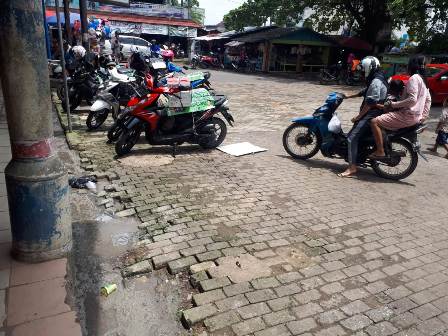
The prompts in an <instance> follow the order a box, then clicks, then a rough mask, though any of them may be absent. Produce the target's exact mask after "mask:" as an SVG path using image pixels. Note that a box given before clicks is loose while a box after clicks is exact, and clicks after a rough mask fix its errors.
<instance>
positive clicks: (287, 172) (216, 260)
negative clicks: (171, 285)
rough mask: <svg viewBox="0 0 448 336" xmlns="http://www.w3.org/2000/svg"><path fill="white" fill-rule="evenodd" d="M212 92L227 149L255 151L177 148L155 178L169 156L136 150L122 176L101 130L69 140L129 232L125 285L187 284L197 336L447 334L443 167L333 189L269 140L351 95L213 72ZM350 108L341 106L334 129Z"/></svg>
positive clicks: (321, 171) (343, 182)
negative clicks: (128, 220) (246, 145)
mask: <svg viewBox="0 0 448 336" xmlns="http://www.w3.org/2000/svg"><path fill="white" fill-rule="evenodd" d="M212 82H213V83H214V85H215V87H216V89H217V90H218V91H220V92H223V93H225V94H227V95H228V96H229V97H230V108H231V112H232V113H233V115H234V117H235V120H236V126H235V128H232V129H230V130H229V134H228V137H227V140H226V143H228V144H230V143H234V142H237V141H250V142H252V143H254V144H256V145H260V146H264V147H266V148H267V149H268V151H267V152H265V153H260V154H256V155H249V156H244V157H239V158H235V157H232V156H229V155H226V154H223V153H221V152H219V151H216V150H215V151H203V150H201V149H199V148H197V147H195V146H181V147H180V149H179V153H178V156H177V157H176V158H175V159H174V160H172V161H170V163H168V164H165V165H160V166H157V165H156V164H155V163H154V162H152V161H151V158H152V157H153V158H154V161H156V159H157V158H158V157H166V156H169V155H170V153H171V149H170V148H149V146H148V145H146V144H145V143H144V142H142V143H141V144H139V145H138V146H137V147H136V149H134V151H133V154H132V155H133V156H136V157H137V158H139V159H140V160H141V164H140V165H137V166H135V165H134V166H132V167H131V166H126V165H124V164H123V163H120V162H119V161H117V160H115V159H114V149H113V146H111V145H107V144H106V143H105V137H104V130H105V129H103V130H100V131H98V132H89V133H86V132H83V131H80V132H79V135H78V136H79V139H80V141H79V143H78V145H77V148H78V149H79V150H80V156H81V162H83V165H84V168H85V169H86V170H87V171H91V172H92V173H93V174H96V175H97V176H98V177H100V178H105V179H108V181H109V182H108V183H109V185H107V186H106V187H105V191H102V192H100V193H99V194H98V196H99V198H98V199H99V202H100V203H101V204H103V205H104V206H105V207H106V208H108V209H110V210H111V211H115V212H116V214H117V215H119V216H128V215H133V214H135V215H136V216H138V218H140V220H141V221H142V224H141V226H140V228H141V230H142V234H141V241H140V242H139V243H138V246H136V248H135V249H134V250H132V251H130V252H129V254H128V255H127V256H125V258H124V259H123V260H124V261H123V262H124V268H125V269H124V270H123V272H124V274H130V273H129V272H131V273H132V272H135V271H136V270H137V271H138V272H139V271H140V270H144V271H150V270H151V269H153V268H154V269H160V268H163V267H168V269H169V270H170V272H172V273H178V272H189V273H190V274H191V283H192V285H193V286H194V287H195V288H196V292H195V294H194V295H193V296H192V303H191V308H189V309H186V310H184V312H183V317H182V318H183V320H184V323H185V324H187V325H189V326H193V328H196V327H197V326H199V325H202V324H203V325H205V327H206V328H207V331H208V333H209V335H237V336H242V335H252V336H267V335H276V336H279V335H288V336H289V335H316V336H324V335H332V336H336V335H357V336H361V335H369V336H375V335H397V336H398V335H400V336H401V335H403V336H404V335H409V336H410V335H439V336H442V335H448V227H447V223H448V221H447V219H448V206H447V203H446V195H448V183H446V169H447V168H446V167H447V164H448V161H447V160H446V159H443V158H442V157H436V156H431V157H430V159H429V162H424V161H423V160H420V163H419V167H418V168H417V170H416V172H415V173H414V174H413V175H412V176H410V177H409V178H408V179H406V180H405V181H402V182H390V181H386V180H382V179H380V178H377V177H376V176H375V175H374V173H373V172H372V171H371V170H369V169H366V170H362V172H361V173H360V175H359V177H358V178H355V179H340V178H338V177H336V175H335V172H339V171H341V170H342V169H343V168H344V162H342V161H337V160H330V159H327V158H323V157H322V156H321V155H320V154H319V155H317V156H316V158H314V159H312V160H309V161H307V162H298V161H295V160H292V159H291V158H289V157H288V156H287V155H286V153H285V152H284V150H283V148H282V145H281V136H282V132H283V130H284V129H285V128H286V127H287V126H288V125H289V119H290V118H291V117H293V116H296V115H297V116H300V115H306V114H309V113H310V112H312V111H313V109H314V108H317V107H318V106H319V105H321V104H322V102H323V101H324V98H325V96H326V95H327V93H328V92H330V91H332V90H344V91H346V92H351V91H350V90H352V91H353V89H347V88H341V87H330V86H320V85H316V84H315V83H310V82H298V81H291V80H285V79H278V78H270V77H260V76H244V75H236V74H229V73H219V72H213V74H212ZM359 104H360V100H359V99H353V100H350V101H346V102H344V103H343V105H342V106H341V108H340V115H341V116H342V119H343V121H344V124H345V126H348V125H349V122H348V121H349V120H350V118H351V117H352V116H353V113H354V112H355V111H356V109H357V107H358V106H359ZM438 111H440V109H438V108H437V107H436V108H434V109H433V114H432V119H431V120H430V122H431V125H432V127H433V125H434V122H435V120H436V117H437V113H438ZM83 118H85V115H84V116H83V117H81V119H83ZM433 140H434V134H433V133H430V132H427V133H426V134H424V136H423V139H422V142H423V144H424V145H425V147H426V145H427V144H430V143H431V142H432V141H433ZM148 157H149V159H148ZM148 261H149V263H148ZM135 263H140V264H138V265H134V264H135ZM132 265H134V266H132ZM131 266H132V267H133V268H129V269H126V267H131ZM134 274H135V273H134Z"/></svg>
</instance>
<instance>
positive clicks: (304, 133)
mask: <svg viewBox="0 0 448 336" xmlns="http://www.w3.org/2000/svg"><path fill="white" fill-rule="evenodd" d="M321 145H322V137H321V135H320V133H319V132H316V131H314V130H311V129H310V126H309V125H305V124H302V123H294V124H292V125H290V126H289V127H288V128H287V129H286V130H285V132H284V133H283V147H284V148H285V150H286V152H287V153H288V154H289V155H291V156H292V157H293V158H295V159H300V160H306V159H310V158H312V157H313V156H314V155H316V154H317V152H318V151H319V149H320V147H321ZM308 147H309V148H308ZM302 149H304V151H302Z"/></svg>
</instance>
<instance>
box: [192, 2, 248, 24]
mask: <svg viewBox="0 0 448 336" xmlns="http://www.w3.org/2000/svg"><path fill="white" fill-rule="evenodd" d="M243 2H245V0H199V4H200V7H201V8H204V9H205V24H206V25H214V24H217V23H219V22H221V21H222V18H223V16H224V15H225V14H227V13H228V12H229V11H230V10H232V9H234V8H237V7H239V6H240V5H241V4H242V3H243Z"/></svg>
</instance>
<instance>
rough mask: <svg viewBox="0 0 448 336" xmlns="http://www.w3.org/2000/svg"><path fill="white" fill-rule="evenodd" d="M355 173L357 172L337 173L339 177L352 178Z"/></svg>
mask: <svg viewBox="0 0 448 336" xmlns="http://www.w3.org/2000/svg"><path fill="white" fill-rule="evenodd" d="M355 174H356V173H348V174H345V173H339V174H337V177H341V178H352V177H354V176H355Z"/></svg>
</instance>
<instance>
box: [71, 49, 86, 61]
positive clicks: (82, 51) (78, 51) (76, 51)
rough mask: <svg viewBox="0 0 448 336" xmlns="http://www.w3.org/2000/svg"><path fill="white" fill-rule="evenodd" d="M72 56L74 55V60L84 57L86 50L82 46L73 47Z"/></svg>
mask: <svg viewBox="0 0 448 336" xmlns="http://www.w3.org/2000/svg"><path fill="white" fill-rule="evenodd" d="M72 51H73V55H75V57H76V59H78V60H79V59H81V58H83V57H84V56H85V55H86V49H85V48H84V47H83V46H74V47H73V48H72Z"/></svg>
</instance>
